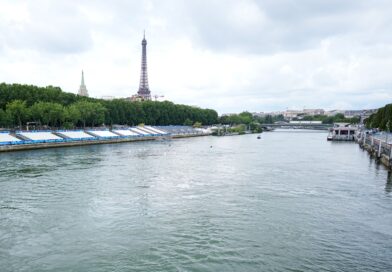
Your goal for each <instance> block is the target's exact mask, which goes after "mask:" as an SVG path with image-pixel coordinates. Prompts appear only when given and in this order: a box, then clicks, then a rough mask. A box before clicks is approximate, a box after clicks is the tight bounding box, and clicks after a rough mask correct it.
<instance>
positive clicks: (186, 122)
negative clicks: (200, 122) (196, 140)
mask: <svg viewBox="0 0 392 272" xmlns="http://www.w3.org/2000/svg"><path fill="white" fill-rule="evenodd" d="M192 124H193V122H192V120H191V119H189V118H186V119H185V122H184V126H192Z"/></svg>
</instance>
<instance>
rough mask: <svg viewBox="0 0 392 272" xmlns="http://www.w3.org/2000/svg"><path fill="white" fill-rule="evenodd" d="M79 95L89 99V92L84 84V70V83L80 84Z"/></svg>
mask: <svg viewBox="0 0 392 272" xmlns="http://www.w3.org/2000/svg"><path fill="white" fill-rule="evenodd" d="M78 95H80V96H87V97H88V91H87V88H86V85H85V84H84V74H83V70H82V82H81V83H80V87H79V91H78Z"/></svg>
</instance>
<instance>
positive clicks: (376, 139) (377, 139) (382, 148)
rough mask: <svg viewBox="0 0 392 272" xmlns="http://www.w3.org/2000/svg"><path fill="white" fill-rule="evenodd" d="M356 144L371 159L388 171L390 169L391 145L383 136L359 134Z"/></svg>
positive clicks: (391, 163) (391, 159)
mask: <svg viewBox="0 0 392 272" xmlns="http://www.w3.org/2000/svg"><path fill="white" fill-rule="evenodd" d="M356 142H357V143H358V144H359V146H360V147H361V148H362V149H364V150H366V151H367V152H368V153H369V154H370V155H371V156H372V157H373V158H375V159H376V160H377V161H379V162H381V163H382V164H383V165H384V166H386V167H387V168H388V169H392V144H391V143H390V142H389V141H388V137H387V136H386V135H383V134H374V135H372V134H367V133H366V132H361V133H360V134H358V135H357V138H356Z"/></svg>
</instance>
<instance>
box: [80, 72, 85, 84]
mask: <svg viewBox="0 0 392 272" xmlns="http://www.w3.org/2000/svg"><path fill="white" fill-rule="evenodd" d="M80 85H82V86H85V85H84V73H83V70H82V83H81V84H80Z"/></svg>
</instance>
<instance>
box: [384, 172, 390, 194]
mask: <svg viewBox="0 0 392 272" xmlns="http://www.w3.org/2000/svg"><path fill="white" fill-rule="evenodd" d="M385 192H387V193H388V194H389V193H390V192H392V174H391V171H388V176H387V183H386V184H385Z"/></svg>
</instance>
